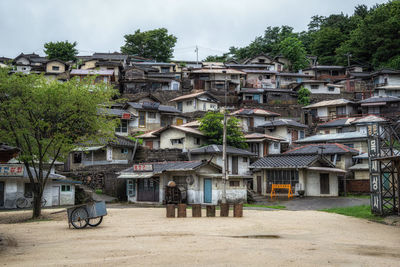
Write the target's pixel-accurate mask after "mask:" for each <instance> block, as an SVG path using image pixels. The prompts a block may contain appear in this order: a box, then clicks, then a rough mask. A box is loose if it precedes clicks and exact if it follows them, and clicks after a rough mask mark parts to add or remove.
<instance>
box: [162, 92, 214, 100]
mask: <svg viewBox="0 0 400 267" xmlns="http://www.w3.org/2000/svg"><path fill="white" fill-rule="evenodd" d="M204 94H205V95H208V96H209V97H211V98H212V99H213V100H214V101H215V102H219V101H218V100H217V99H216V98H215V97H214V96H213V95H211V94H210V93H208V92H204V91H203V92H198V93H194V94H188V95H182V96H178V97H176V98H174V99H172V100H170V101H169V102H174V101H179V100H184V99H189V98H195V97H199V96H202V95H204Z"/></svg>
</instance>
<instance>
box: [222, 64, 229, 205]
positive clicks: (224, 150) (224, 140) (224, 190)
mask: <svg viewBox="0 0 400 267" xmlns="http://www.w3.org/2000/svg"><path fill="white" fill-rule="evenodd" d="M222 73H225V83H224V87H225V108H224V130H223V137H222V185H223V187H222V201H221V202H222V203H223V204H226V182H227V180H228V177H227V175H226V173H227V170H226V162H227V158H226V93H227V88H226V71H222Z"/></svg>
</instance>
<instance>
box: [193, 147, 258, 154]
mask: <svg viewBox="0 0 400 267" xmlns="http://www.w3.org/2000/svg"><path fill="white" fill-rule="evenodd" d="M222 150H223V148H222V145H208V146H204V147H200V148H195V149H192V150H190V153H191V154H219V153H222ZM226 153H227V154H232V155H243V156H256V154H254V153H251V152H250V151H247V150H244V149H240V148H236V147H232V146H227V147H226Z"/></svg>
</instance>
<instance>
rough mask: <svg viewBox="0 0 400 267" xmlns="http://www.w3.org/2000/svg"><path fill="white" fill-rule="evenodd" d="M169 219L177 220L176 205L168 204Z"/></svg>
mask: <svg viewBox="0 0 400 267" xmlns="http://www.w3.org/2000/svg"><path fill="white" fill-rule="evenodd" d="M167 218H175V205H174V204H167Z"/></svg>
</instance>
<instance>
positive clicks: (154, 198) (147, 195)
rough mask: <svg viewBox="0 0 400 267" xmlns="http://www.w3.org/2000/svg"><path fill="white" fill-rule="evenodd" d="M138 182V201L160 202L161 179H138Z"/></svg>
mask: <svg viewBox="0 0 400 267" xmlns="http://www.w3.org/2000/svg"><path fill="white" fill-rule="evenodd" d="M138 181H139V182H138V201H149V202H158V201H159V199H160V197H159V194H160V188H159V183H160V179H159V178H150V179H138Z"/></svg>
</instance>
